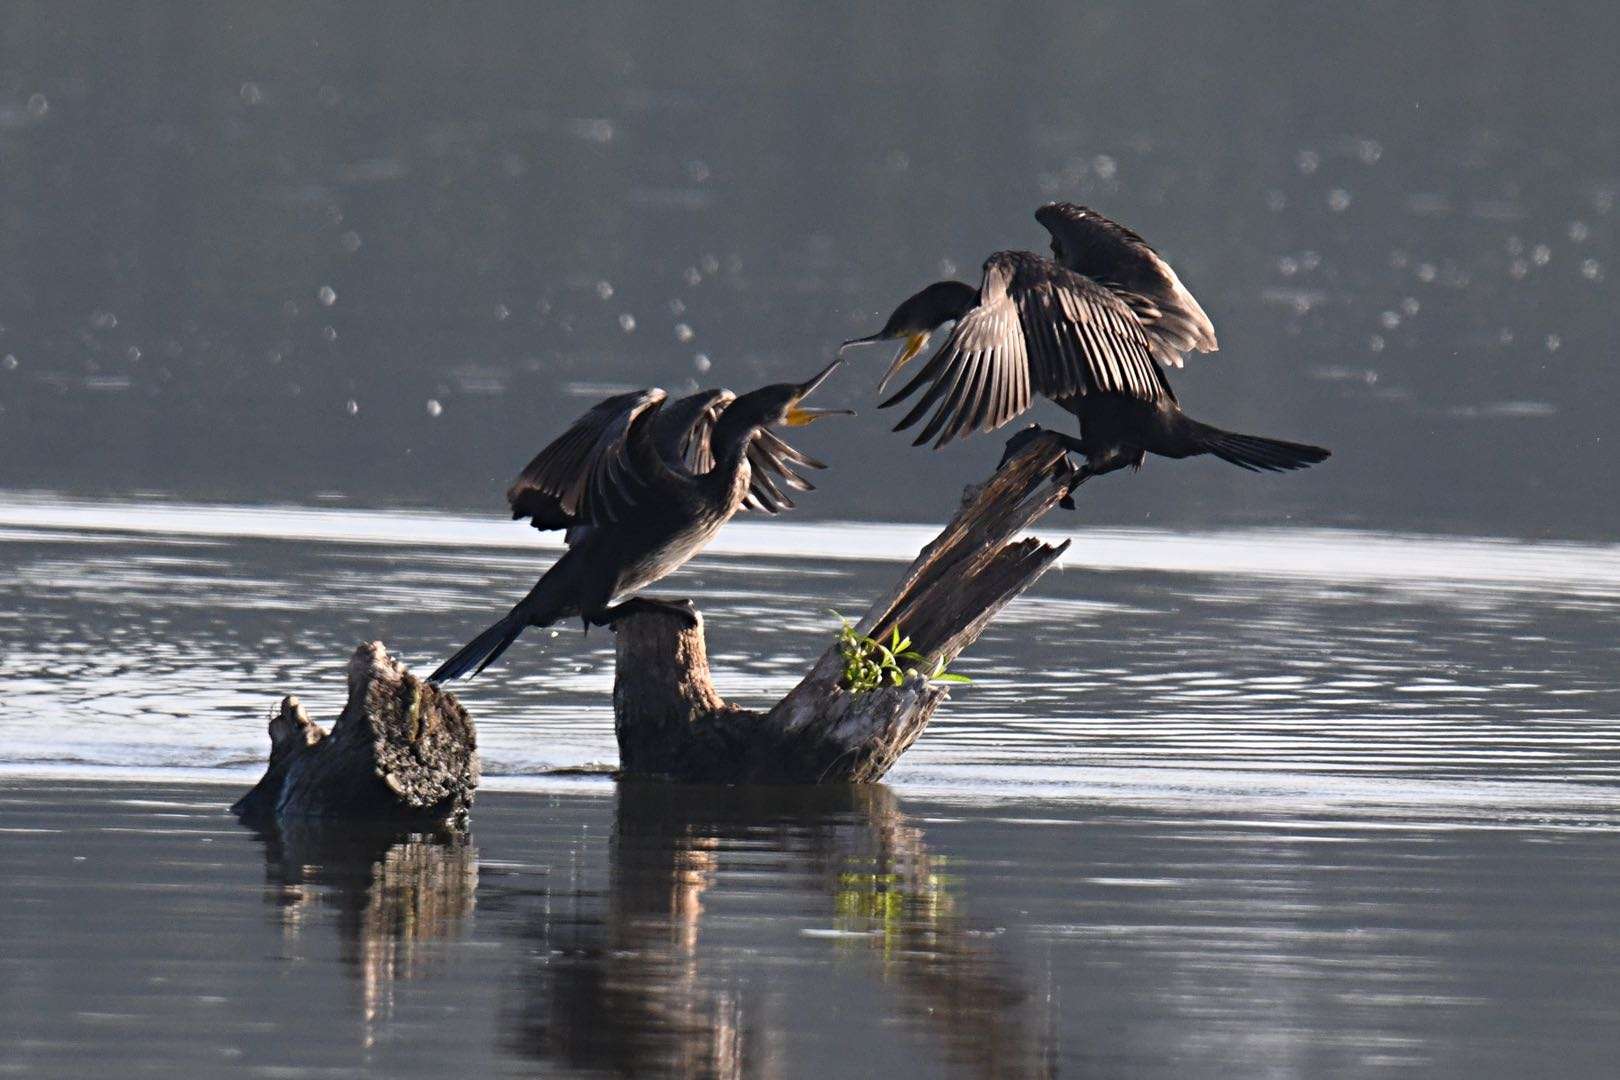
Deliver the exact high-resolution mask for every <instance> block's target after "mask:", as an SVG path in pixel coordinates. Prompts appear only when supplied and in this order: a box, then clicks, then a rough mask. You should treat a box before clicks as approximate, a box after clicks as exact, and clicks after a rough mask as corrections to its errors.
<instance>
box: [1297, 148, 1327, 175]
mask: <svg viewBox="0 0 1620 1080" xmlns="http://www.w3.org/2000/svg"><path fill="white" fill-rule="evenodd" d="M1294 164H1295V165H1296V166H1297V167H1298V168H1299V171H1300V172H1302V173H1304V174H1305V175H1306V176H1309V175H1311V174H1312V173H1313V172H1315V171H1316V170H1317V169H1318V168H1320V167H1321V164H1322V155H1321V154H1318V153H1317V152H1316V151H1315V150H1301V151H1300V152H1299V153H1298V154H1295V155H1294Z"/></svg>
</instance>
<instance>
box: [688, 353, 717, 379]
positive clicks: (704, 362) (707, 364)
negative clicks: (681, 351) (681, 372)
mask: <svg viewBox="0 0 1620 1080" xmlns="http://www.w3.org/2000/svg"><path fill="white" fill-rule="evenodd" d="M692 366H693V367H695V368H697V369H698V373H699V374H702V373H703V372H706V371H708V370H709V369H710V368H712V367H713V366H714V362H713V361H712V360H710V359H709V354H708V353H698V354H697V355H696V356H694V357H692Z"/></svg>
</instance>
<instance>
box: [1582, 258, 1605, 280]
mask: <svg viewBox="0 0 1620 1080" xmlns="http://www.w3.org/2000/svg"><path fill="white" fill-rule="evenodd" d="M1581 277H1583V278H1585V279H1586V280H1587V281H1602V280H1603V264H1602V263H1600V262H1598V261H1597V260H1596V259H1583V260H1582V261H1581Z"/></svg>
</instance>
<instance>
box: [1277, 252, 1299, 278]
mask: <svg viewBox="0 0 1620 1080" xmlns="http://www.w3.org/2000/svg"><path fill="white" fill-rule="evenodd" d="M1277 270H1278V272H1279V273H1281V274H1282V276H1283V277H1293V276H1294V275H1295V274H1297V273H1299V260H1298V259H1296V258H1294V257H1293V256H1292V255H1284V256H1283V257H1282V258H1280V259H1278V260H1277Z"/></svg>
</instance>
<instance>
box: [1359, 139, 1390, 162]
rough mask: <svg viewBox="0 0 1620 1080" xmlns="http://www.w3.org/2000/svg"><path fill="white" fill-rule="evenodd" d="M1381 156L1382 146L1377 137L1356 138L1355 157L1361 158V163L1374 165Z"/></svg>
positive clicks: (1382, 152)
mask: <svg viewBox="0 0 1620 1080" xmlns="http://www.w3.org/2000/svg"><path fill="white" fill-rule="evenodd" d="M1383 156H1384V148H1383V146H1381V145H1380V144H1379V142H1378V140H1377V139H1357V140H1356V157H1358V158H1360V159H1361V163H1362V164H1363V165H1376V164H1378V159H1379V158H1381V157H1383Z"/></svg>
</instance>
